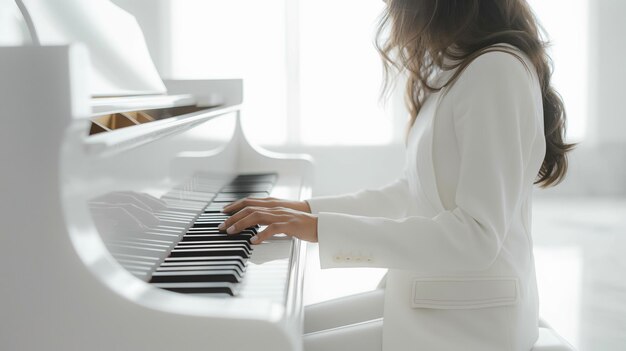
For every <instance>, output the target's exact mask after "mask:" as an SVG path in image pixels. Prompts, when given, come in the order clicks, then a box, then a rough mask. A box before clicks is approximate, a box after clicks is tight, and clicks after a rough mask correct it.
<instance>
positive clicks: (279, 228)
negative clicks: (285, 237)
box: [250, 223, 288, 244]
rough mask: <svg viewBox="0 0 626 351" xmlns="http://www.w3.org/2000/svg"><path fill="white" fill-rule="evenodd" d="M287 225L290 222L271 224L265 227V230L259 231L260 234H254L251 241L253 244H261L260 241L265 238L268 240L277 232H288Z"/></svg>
mask: <svg viewBox="0 0 626 351" xmlns="http://www.w3.org/2000/svg"><path fill="white" fill-rule="evenodd" d="M287 226H288V224H286V223H273V224H270V225H268V226H267V227H266V228H265V230H263V231H261V232H259V234H257V235H256V236H253V237H252V239H250V241H251V242H252V243H253V244H259V243H262V242H263V241H264V240H267V239H269V238H271V237H273V236H274V235H276V234H283V233H287V232H288V230H287Z"/></svg>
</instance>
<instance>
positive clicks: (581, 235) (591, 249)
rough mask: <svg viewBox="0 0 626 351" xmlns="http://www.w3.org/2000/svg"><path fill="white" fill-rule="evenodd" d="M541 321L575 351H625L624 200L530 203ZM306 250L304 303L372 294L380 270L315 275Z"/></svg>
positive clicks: (311, 251) (311, 252)
mask: <svg viewBox="0 0 626 351" xmlns="http://www.w3.org/2000/svg"><path fill="white" fill-rule="evenodd" d="M533 237H534V245H535V261H536V265H537V280H538V284H539V295H540V299H541V315H542V317H543V318H544V319H545V320H547V321H548V322H549V323H550V324H551V326H552V327H553V328H554V329H555V330H557V331H558V332H559V334H561V335H562V336H563V337H564V338H565V339H567V340H568V341H569V342H570V343H572V344H573V345H574V346H575V347H576V348H577V349H578V350H580V351H618V350H619V351H624V350H626V199H586V198H580V199H574V198H554V199H546V198H539V199H535V204H534V207H533ZM317 253H318V251H317V245H309V248H308V260H307V272H306V275H305V277H306V279H305V288H304V301H305V304H311V303H315V302H319V301H325V300H329V299H332V298H336V297H340V296H346V295H350V294H355V293H358V292H363V291H368V290H372V289H375V288H376V286H377V285H378V282H379V281H380V278H381V277H382V276H383V275H384V273H385V270H383V269H367V268H359V269H328V270H320V269H319V259H318V257H317Z"/></svg>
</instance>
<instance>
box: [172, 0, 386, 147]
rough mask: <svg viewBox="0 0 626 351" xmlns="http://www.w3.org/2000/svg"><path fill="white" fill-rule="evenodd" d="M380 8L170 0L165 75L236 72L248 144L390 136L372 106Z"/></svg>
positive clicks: (377, 140) (358, 2) (304, 0)
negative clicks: (240, 81) (168, 57)
mask: <svg viewBox="0 0 626 351" xmlns="http://www.w3.org/2000/svg"><path fill="white" fill-rule="evenodd" d="M382 6H384V4H383V3H382V2H380V1H362V0H343V1H332V0H297V1H296V0H267V1H258V0H228V1H223V0H186V1H173V2H172V3H171V14H172V18H171V28H172V37H171V43H172V50H171V53H172V57H171V67H172V71H171V73H172V76H173V77H175V78H189V77H195V78H198V77H207V78H210V77H242V78H244V82H245V83H244V84H245V91H244V100H245V110H244V112H243V117H244V124H245V128H246V130H248V131H250V132H249V133H248V134H249V137H250V138H251V139H254V141H255V142H256V143H260V144H265V145H280V144H287V143H291V144H308V145H332V144H384V143H389V142H391V139H392V131H393V121H392V119H391V117H390V113H387V112H385V111H384V110H383V109H382V108H381V106H380V105H379V100H378V93H379V89H380V84H381V72H382V68H381V63H380V59H379V57H378V53H377V52H376V51H375V49H374V46H373V36H374V29H375V22H376V19H377V16H378V14H379V13H380V11H381V10H382ZM356 8H358V9H359V11H357V12H355V11H354V9H356ZM294 34H295V35H296V36H295V37H294ZM287 72H289V74H287ZM252 131H253V132H252Z"/></svg>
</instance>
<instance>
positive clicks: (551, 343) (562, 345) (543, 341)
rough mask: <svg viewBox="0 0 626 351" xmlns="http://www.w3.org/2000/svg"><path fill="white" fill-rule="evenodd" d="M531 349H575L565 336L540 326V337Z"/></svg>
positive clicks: (560, 350) (565, 350)
mask: <svg viewBox="0 0 626 351" xmlns="http://www.w3.org/2000/svg"><path fill="white" fill-rule="evenodd" d="M531 351H575V349H574V348H573V347H572V345H570V344H569V343H568V342H567V341H565V339H563V337H561V336H560V335H559V334H558V333H557V332H555V331H554V330H552V329H550V328H547V327H542V326H540V327H539V339H537V342H536V343H535V346H534V347H533V348H532V350H531Z"/></svg>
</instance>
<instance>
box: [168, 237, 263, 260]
mask: <svg viewBox="0 0 626 351" xmlns="http://www.w3.org/2000/svg"><path fill="white" fill-rule="evenodd" d="M235 248H240V249H243V250H244V251H245V252H246V254H247V255H248V257H249V256H250V254H251V253H252V249H251V248H250V246H249V245H248V244H239V243H233V244H231V243H230V242H219V241H211V242H210V244H197V245H194V244H188V243H185V244H182V245H181V244H179V245H176V247H174V249H175V250H196V249H224V250H230V249H235Z"/></svg>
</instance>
